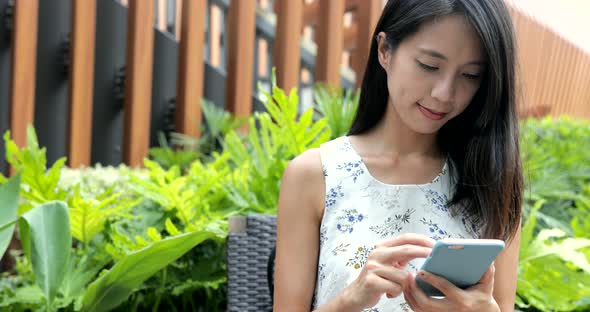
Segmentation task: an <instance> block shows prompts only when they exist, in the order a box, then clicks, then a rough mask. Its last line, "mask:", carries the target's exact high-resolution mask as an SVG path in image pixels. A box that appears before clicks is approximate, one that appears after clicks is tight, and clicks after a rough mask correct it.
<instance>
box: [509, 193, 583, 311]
mask: <svg viewBox="0 0 590 312" xmlns="http://www.w3.org/2000/svg"><path fill="white" fill-rule="evenodd" d="M543 204H544V201H539V202H538V203H536V204H535V206H534V207H533V208H532V210H531V212H530V215H529V216H528V219H527V221H526V223H525V224H524V226H523V229H522V237H521V248H520V260H519V266H518V271H519V277H518V290H517V293H518V298H517V305H518V306H519V307H521V308H528V307H531V306H534V307H535V308H538V309H540V310H542V311H572V310H575V309H576V308H580V307H582V306H585V307H586V308H590V302H588V298H589V297H590V262H589V260H588V257H587V256H586V255H585V254H584V251H590V239H585V238H570V237H567V234H566V233H565V232H563V231H561V230H559V229H543V230H541V231H540V232H539V233H538V234H536V235H534V228H535V226H536V221H537V218H536V213H537V212H538V211H539V210H540V209H541V207H542V206H543ZM584 300H586V302H584Z"/></svg>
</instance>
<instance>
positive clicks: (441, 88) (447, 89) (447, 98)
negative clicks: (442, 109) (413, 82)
mask: <svg viewBox="0 0 590 312" xmlns="http://www.w3.org/2000/svg"><path fill="white" fill-rule="evenodd" d="M455 89H456V86H455V79H454V78H452V77H444V78H441V79H439V80H438V81H436V83H435V84H434V87H433V88H432V94H431V95H432V97H433V98H435V99H436V100H438V101H440V102H442V103H448V102H452V101H453V100H454V99H455Z"/></svg>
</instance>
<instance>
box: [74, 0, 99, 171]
mask: <svg viewBox="0 0 590 312" xmlns="http://www.w3.org/2000/svg"><path fill="white" fill-rule="evenodd" d="M72 13H73V14H72V50H71V55H72V67H71V72H70V81H69V83H70V91H69V92H70V125H69V127H70V130H69V145H68V163H69V166H70V167H74V168H76V167H80V166H88V165H90V152H91V146H92V144H91V143H92V133H91V132H92V103H93V102H92V98H93V94H92V92H93V86H94V44H95V40H94V39H95V31H96V0H76V1H74V3H73V12H72Z"/></svg>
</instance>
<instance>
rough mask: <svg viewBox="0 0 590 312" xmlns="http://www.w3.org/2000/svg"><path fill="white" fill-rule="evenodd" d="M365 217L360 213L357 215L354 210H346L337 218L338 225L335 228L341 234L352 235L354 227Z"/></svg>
mask: <svg viewBox="0 0 590 312" xmlns="http://www.w3.org/2000/svg"><path fill="white" fill-rule="evenodd" d="M366 218H367V216H365V215H363V214H362V213H358V211H357V210H356V209H347V210H345V211H344V215H343V216H340V217H338V224H337V225H336V228H337V229H338V231H340V232H342V233H349V234H350V233H352V231H353V230H354V225H355V224H357V223H359V222H362V221H363V220H365V219H366Z"/></svg>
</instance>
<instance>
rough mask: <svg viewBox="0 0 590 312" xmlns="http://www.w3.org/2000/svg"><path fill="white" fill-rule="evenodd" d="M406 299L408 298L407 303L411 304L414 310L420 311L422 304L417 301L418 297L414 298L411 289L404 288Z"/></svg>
mask: <svg viewBox="0 0 590 312" xmlns="http://www.w3.org/2000/svg"><path fill="white" fill-rule="evenodd" d="M404 300H406V303H407V304H408V305H409V306H410V308H411V309H412V311H415V312H417V311H420V306H419V305H418V303H417V302H416V299H414V296H412V291H411V290H410V289H404Z"/></svg>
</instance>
